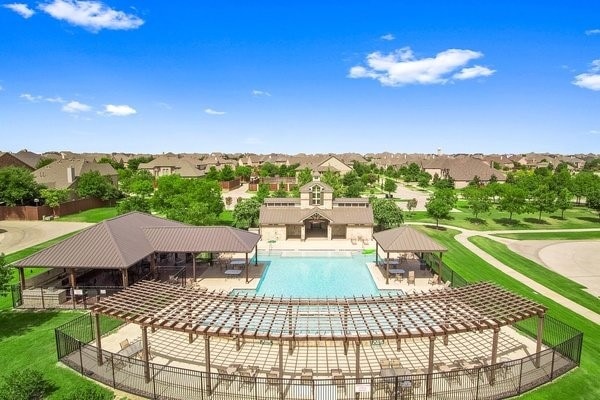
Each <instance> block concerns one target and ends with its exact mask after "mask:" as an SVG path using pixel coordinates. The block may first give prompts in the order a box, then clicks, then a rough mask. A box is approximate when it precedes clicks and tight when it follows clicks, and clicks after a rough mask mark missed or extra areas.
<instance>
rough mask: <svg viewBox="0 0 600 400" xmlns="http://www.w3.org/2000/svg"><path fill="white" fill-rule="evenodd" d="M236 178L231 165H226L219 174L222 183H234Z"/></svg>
mask: <svg viewBox="0 0 600 400" xmlns="http://www.w3.org/2000/svg"><path fill="white" fill-rule="evenodd" d="M234 178H235V173H234V172H233V168H231V166H230V165H229V164H225V166H224V167H223V169H221V172H219V180H221V181H232V180H233V179H234Z"/></svg>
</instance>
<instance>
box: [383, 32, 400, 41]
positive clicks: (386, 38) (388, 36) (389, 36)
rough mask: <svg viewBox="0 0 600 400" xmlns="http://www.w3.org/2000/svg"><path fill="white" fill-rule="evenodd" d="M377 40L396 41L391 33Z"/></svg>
mask: <svg viewBox="0 0 600 400" xmlns="http://www.w3.org/2000/svg"><path fill="white" fill-rule="evenodd" d="M379 39H381V40H388V41H392V40H394V39H396V36H394V35H393V34H391V33H386V34H385V35H383V36H381V37H380V38H379Z"/></svg>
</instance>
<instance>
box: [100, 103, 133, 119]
mask: <svg viewBox="0 0 600 400" xmlns="http://www.w3.org/2000/svg"><path fill="white" fill-rule="evenodd" d="M100 114H104V115H109V116H113V117H127V116H129V115H133V114H137V111H136V110H135V109H134V108H132V107H129V106H128V105H118V106H117V105H114V104H107V105H105V106H104V111H103V112H101V113H100Z"/></svg>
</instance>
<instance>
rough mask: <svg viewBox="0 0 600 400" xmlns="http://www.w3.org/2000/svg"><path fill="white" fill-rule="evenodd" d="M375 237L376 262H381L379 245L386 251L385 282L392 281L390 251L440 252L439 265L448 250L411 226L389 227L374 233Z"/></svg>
mask: <svg viewBox="0 0 600 400" xmlns="http://www.w3.org/2000/svg"><path fill="white" fill-rule="evenodd" d="M373 239H375V263H376V264H377V263H378V262H379V247H381V249H382V250H383V251H384V252H385V253H386V263H385V283H386V284H389V283H390V273H389V269H390V253H407V252H408V253H419V254H421V256H422V254H423V253H439V255H440V258H439V266H440V267H441V263H442V254H443V253H444V252H446V251H448V249H447V248H445V247H444V246H442V245H440V244H439V243H438V242H436V241H435V240H433V239H431V238H430V237H429V236H427V235H425V234H424V233H421V232H419V231H418V230H416V229H415V228H412V227H410V226H401V227H399V228H394V229H388V230H385V231H381V232H377V233H374V234H373Z"/></svg>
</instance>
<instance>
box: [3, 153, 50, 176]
mask: <svg viewBox="0 0 600 400" xmlns="http://www.w3.org/2000/svg"><path fill="white" fill-rule="evenodd" d="M41 158H42V156H41V155H40V154H37V153H33V152H31V151H28V150H21V151H19V152H17V153H0V168H2V167H21V168H25V169H28V170H29V171H33V170H34V169H35V167H36V166H37V163H38V162H39V161H40V159H41Z"/></svg>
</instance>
